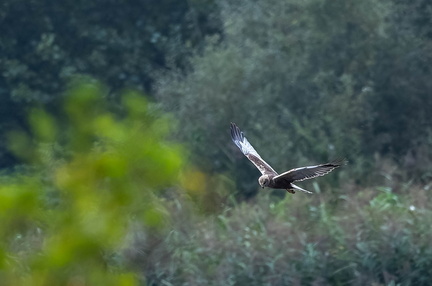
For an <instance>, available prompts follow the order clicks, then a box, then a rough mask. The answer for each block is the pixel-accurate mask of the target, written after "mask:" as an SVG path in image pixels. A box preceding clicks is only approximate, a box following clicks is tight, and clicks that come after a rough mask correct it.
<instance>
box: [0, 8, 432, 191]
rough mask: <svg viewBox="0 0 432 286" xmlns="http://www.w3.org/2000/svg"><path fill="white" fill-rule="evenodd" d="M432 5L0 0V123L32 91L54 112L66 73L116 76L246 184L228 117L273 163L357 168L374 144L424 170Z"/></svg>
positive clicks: (371, 162) (6, 161)
mask: <svg viewBox="0 0 432 286" xmlns="http://www.w3.org/2000/svg"><path fill="white" fill-rule="evenodd" d="M431 11H432V9H431V4H430V3H429V2H428V1H425V0H416V1H411V2H409V3H407V2H405V1H398V0H387V1H376V0H367V1H361V2H360V1H343V0H337V1H317V0H308V1H298V0H291V1H277V0H271V1H260V0H256V1H243V2H232V1H219V2H218V3H217V4H216V3H214V2H213V1H210V0H209V1H170V0H166V1H128V2H124V1H118V0H117V1H99V0H94V1H78V2H77V1H62V2H52V1H46V0H43V1H36V2H34V1H33V2H32V1H31V2H28V1H22V0H7V1H6V2H4V3H2V9H1V11H0V25H1V27H2V31H3V32H2V35H1V37H0V63H1V65H0V69H1V75H2V76H1V78H0V86H1V87H0V120H1V122H0V132H1V133H2V134H5V133H6V131H7V130H10V129H11V128H15V127H17V126H18V127H20V128H25V127H26V126H25V124H24V123H23V122H26V120H25V119H24V114H25V110H26V109H27V108H28V107H29V106H32V105H34V104H44V105H47V106H49V109H51V110H52V111H54V112H55V111H56V106H57V104H56V98H58V97H59V96H61V95H62V94H63V91H64V90H65V89H66V86H67V83H68V82H70V80H71V79H74V78H76V77H79V76H91V77H93V78H96V79H98V80H101V81H102V82H104V83H106V84H107V85H108V86H109V88H110V90H109V92H108V94H109V95H111V96H110V98H111V99H114V101H115V100H116V94H118V91H119V90H121V89H124V88H136V89H140V90H143V91H145V92H147V93H148V94H150V95H155V99H156V100H157V101H159V102H160V103H161V105H162V106H164V107H165V108H166V109H167V110H170V111H172V112H173V114H174V116H175V117H176V118H177V119H178V122H179V126H178V127H179V128H178V130H179V132H178V134H177V139H179V140H182V141H184V142H186V143H187V144H188V145H189V147H190V148H191V150H192V151H193V152H191V154H194V155H193V157H194V159H195V161H196V162H199V164H201V166H202V167H203V168H205V169H206V170H207V171H210V172H226V171H228V170H229V171H230V172H231V173H234V174H235V175H236V177H237V178H239V179H238V183H239V185H240V186H241V188H242V189H243V190H245V191H246V190H248V191H249V192H250V191H252V190H254V189H255V187H256V186H255V182H254V180H251V179H250V178H254V177H255V172H256V171H255V170H254V169H253V168H252V167H251V166H249V165H248V162H246V161H244V160H243V161H240V163H239V160H234V159H233V158H232V156H233V154H236V153H235V152H236V151H235V149H234V146H231V145H232V144H231V142H230V141H229V135H228V131H227V130H228V124H229V122H230V121H235V122H236V123H237V124H238V125H239V126H240V127H242V129H244V130H246V131H247V135H248V137H250V139H251V141H253V142H256V143H255V144H254V145H256V148H257V149H259V150H262V153H263V154H262V155H263V156H264V157H265V158H267V159H268V160H269V161H271V163H273V164H274V165H275V167H276V168H277V169H285V168H288V167H291V166H294V165H298V164H308V163H313V162H315V161H321V160H327V159H330V158H331V157H334V156H338V155H346V156H348V158H349V159H350V160H351V162H352V165H351V168H350V170H351V171H350V172H352V174H351V175H352V176H351V177H354V178H359V181H360V180H363V179H364V178H365V175H366V172H367V171H366V170H371V169H373V168H376V167H377V166H376V165H377V164H378V162H379V160H376V158H377V156H378V157H380V158H382V157H386V158H390V159H391V160H392V161H394V162H395V164H396V165H397V166H398V167H399V168H401V169H403V170H406V171H407V172H408V171H409V172H411V173H412V174H415V175H416V178H420V179H425V178H426V179H427V178H428V175H427V166H429V163H430V162H431V160H432V159H431V156H432V154H431V152H430V145H431V144H432V129H431V126H432V119H431V117H430V110H432V97H431V96H430V94H431V90H432V84H431V81H430V76H431V63H432V61H431V52H430V51H431V50H432V44H431V38H432V24H431V19H432V17H431V16H432V15H431V13H432V12H431ZM1 142H2V145H0V159H1V160H0V162H1V163H0V166H2V167H10V166H12V165H13V164H15V163H16V160H15V159H14V158H13V157H12V156H11V155H10V153H9V151H8V150H7V148H6V147H5V145H4V142H5V141H4V140H3V141H1ZM279 154H287V155H286V156H280V155H279ZM374 158H375V159H374ZM238 164H240V166H238ZM248 166H249V167H248ZM371 167H372V168H371ZM378 167H379V166H378ZM367 177H369V176H367ZM246 178H248V179H246ZM244 182H251V183H250V184H248V183H244Z"/></svg>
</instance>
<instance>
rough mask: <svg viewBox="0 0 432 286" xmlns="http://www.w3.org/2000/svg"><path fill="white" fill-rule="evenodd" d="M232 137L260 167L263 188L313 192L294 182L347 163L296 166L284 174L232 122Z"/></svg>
mask: <svg viewBox="0 0 432 286" xmlns="http://www.w3.org/2000/svg"><path fill="white" fill-rule="evenodd" d="M231 138H232V140H233V142H234V143H235V144H236V145H237V147H239V148H240V150H241V151H242V152H243V154H244V155H245V156H246V157H247V158H248V159H249V160H250V161H251V162H252V163H253V164H254V165H255V167H257V168H258V170H259V171H260V172H261V174H262V175H261V177H259V179H258V182H259V184H260V185H261V187H262V188H264V187H269V188H273V189H285V190H287V191H288V192H289V193H291V194H294V193H295V190H298V191H302V192H305V193H308V194H312V192H309V191H307V190H305V189H302V188H300V187H299V186H296V185H294V184H293V182H298V181H304V180H307V179H312V178H315V177H319V176H324V175H326V174H328V173H330V172H331V171H333V170H334V169H336V168H337V167H340V166H342V165H344V164H346V160H345V159H342V160H337V161H333V162H330V163H326V164H321V165H316V166H307V167H301V168H295V169H292V170H289V171H286V172H284V173H282V174H278V173H277V172H276V171H275V170H273V168H272V167H271V166H270V165H269V164H267V163H266V162H265V161H264V160H263V159H262V158H261V156H260V155H259V154H258V152H257V151H256V150H255V149H254V147H252V145H251V144H250V143H249V141H248V140H247V139H246V137H245V136H244V134H243V132H241V131H240V129H239V128H238V127H237V125H235V124H234V123H231Z"/></svg>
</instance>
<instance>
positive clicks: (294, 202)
mask: <svg viewBox="0 0 432 286" xmlns="http://www.w3.org/2000/svg"><path fill="white" fill-rule="evenodd" d="M337 193H339V194H340V195H339V196H337V197H335V196H326V195H324V194H318V195H313V196H305V195H302V194H296V195H295V196H286V197H285V198H284V199H280V198H278V197H275V196H272V195H269V194H268V193H264V192H262V193H260V195H259V196H258V197H257V198H255V199H253V200H252V201H249V202H243V203H239V204H238V205H235V206H231V207H225V209H224V210H222V211H221V212H220V213H216V214H212V215H197V214H196V212H194V211H193V205H191V204H190V203H188V202H187V200H179V199H178V200H175V201H176V203H173V204H172V206H171V212H172V214H173V218H174V219H173V221H172V226H171V228H170V230H169V231H167V232H166V233H165V234H164V235H161V236H154V237H152V238H149V237H148V236H149V234H147V237H146V239H142V238H139V236H138V237H137V238H136V240H135V243H134V244H133V251H131V249H129V252H125V253H127V255H126V257H127V258H128V260H129V261H131V262H132V263H133V264H134V266H135V267H136V268H137V269H139V270H140V271H141V272H142V274H143V277H144V276H145V277H146V279H145V281H146V283H147V285H427V284H429V281H431V279H432V272H431V271H430V269H431V267H432V242H431V239H430V238H431V237H432V231H431V227H430V226H431V225H432V211H431V200H430V199H429V197H428V195H427V190H426V189H423V188H421V187H415V188H411V190H410V191H409V192H408V191H405V192H404V193H403V194H396V193H395V192H393V191H392V189H391V188H388V187H378V188H370V189H364V190H352V191H350V192H349V193H348V194H343V191H342V190H339V191H338V192H337ZM141 234H143V233H141Z"/></svg>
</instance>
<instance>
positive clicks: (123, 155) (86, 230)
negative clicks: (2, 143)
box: [0, 82, 183, 285]
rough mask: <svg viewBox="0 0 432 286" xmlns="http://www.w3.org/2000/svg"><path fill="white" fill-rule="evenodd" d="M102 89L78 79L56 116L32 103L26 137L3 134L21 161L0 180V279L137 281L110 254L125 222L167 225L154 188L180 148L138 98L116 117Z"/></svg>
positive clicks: (131, 96) (168, 176)
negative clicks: (18, 167) (19, 167)
mask: <svg viewBox="0 0 432 286" xmlns="http://www.w3.org/2000/svg"><path fill="white" fill-rule="evenodd" d="M104 94H105V89H104V88H103V87H102V86H100V85H99V84H97V83H94V82H86V83H81V84H77V85H75V87H74V88H73V89H72V90H71V91H69V92H68V94H67V96H66V98H65V103H64V117H63V118H56V117H53V116H52V115H51V114H49V113H47V112H46V111H44V110H42V109H34V110H32V111H31V113H30V116H29V120H30V125H31V126H32V129H31V133H25V132H24V131H23V132H17V131H14V132H13V133H10V134H9V135H10V136H9V145H10V147H11V150H13V152H15V153H16V155H17V156H19V157H21V158H22V159H23V160H26V161H27V162H28V163H29V167H28V168H26V169H25V170H24V171H23V172H21V173H16V174H13V175H10V176H3V177H1V181H0V216H1V217H0V221H1V224H0V225H1V227H0V236H1V241H2V242H1V245H0V268H1V271H0V280H1V283H2V285H76V284H77V285H137V283H138V278H137V276H136V275H135V274H134V273H133V272H132V271H131V270H128V269H126V268H124V266H123V265H122V264H120V263H119V262H116V259H115V256H116V254H117V253H118V252H119V251H120V249H121V248H122V247H124V246H125V243H126V238H127V234H128V232H129V231H130V229H131V223H132V222H139V224H140V225H142V226H144V227H146V228H148V229H150V230H151V231H152V232H157V231H158V229H161V228H164V227H165V226H166V225H167V222H168V221H169V213H168V212H167V210H166V208H165V206H164V203H163V202H162V200H161V199H160V196H159V192H160V191H161V190H162V189H163V188H166V187H169V186H171V185H173V184H176V182H177V181H178V175H179V171H180V168H181V166H182V164H183V159H182V156H181V153H182V152H181V149H180V147H179V146H178V145H176V144H173V143H170V142H169V141H168V140H167V136H168V135H169V132H170V125H171V121H170V119H169V118H168V117H167V116H164V115H163V114H161V113H160V112H159V111H158V110H157V109H156V108H155V107H154V106H153V105H152V104H151V103H149V102H147V101H146V100H145V98H144V97H143V96H141V95H140V94H137V93H135V92H128V93H125V94H124V95H123V97H122V107H123V108H122V111H123V112H122V114H121V115H118V114H115V113H113V112H111V111H110V109H109V108H108V106H107V104H106V100H105V99H104ZM113 257H114V258H113Z"/></svg>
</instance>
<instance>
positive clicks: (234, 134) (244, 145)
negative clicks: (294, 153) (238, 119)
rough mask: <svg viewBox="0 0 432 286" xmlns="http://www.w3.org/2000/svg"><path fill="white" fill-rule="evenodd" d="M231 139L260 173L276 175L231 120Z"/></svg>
mask: <svg viewBox="0 0 432 286" xmlns="http://www.w3.org/2000/svg"><path fill="white" fill-rule="evenodd" d="M231 139H232V141H233V142H234V143H235V144H236V145H237V147H239V148H240V150H241V151H242V152H243V154H244V155H245V156H246V157H247V158H248V159H249V160H250V161H251V162H252V163H253V164H254V165H255V166H256V167H257V168H258V170H259V171H260V172H261V174H263V175H264V174H273V175H277V173H276V171H275V170H273V168H272V167H271V166H270V165H269V164H267V163H266V162H265V161H264V160H263V159H262V158H261V156H260V155H259V154H258V152H257V151H256V150H255V149H254V147H252V145H251V144H250V143H249V141H248V140H247V139H246V137H245V136H244V134H243V132H241V131H240V128H238V127H237V125H235V124H234V123H232V122H231Z"/></svg>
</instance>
